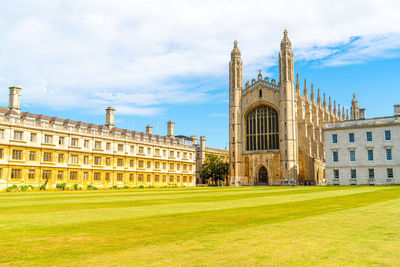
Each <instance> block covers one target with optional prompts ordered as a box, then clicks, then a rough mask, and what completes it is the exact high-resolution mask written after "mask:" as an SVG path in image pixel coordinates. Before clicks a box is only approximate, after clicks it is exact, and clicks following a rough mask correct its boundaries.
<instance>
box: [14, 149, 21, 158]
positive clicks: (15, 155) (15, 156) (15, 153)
mask: <svg viewBox="0 0 400 267" xmlns="http://www.w3.org/2000/svg"><path fill="white" fill-rule="evenodd" d="M12 159H16V160H22V150H13V153H12Z"/></svg>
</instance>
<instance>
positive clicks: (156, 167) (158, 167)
mask: <svg viewBox="0 0 400 267" xmlns="http://www.w3.org/2000/svg"><path fill="white" fill-rule="evenodd" d="M154 169H156V170H159V169H160V162H158V161H156V162H154Z"/></svg>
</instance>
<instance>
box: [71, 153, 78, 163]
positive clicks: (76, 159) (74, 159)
mask: <svg viewBox="0 0 400 267" xmlns="http://www.w3.org/2000/svg"><path fill="white" fill-rule="evenodd" d="M71 163H72V164H78V155H71Z"/></svg>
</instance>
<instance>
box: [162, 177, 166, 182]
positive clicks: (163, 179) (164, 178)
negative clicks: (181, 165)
mask: <svg viewBox="0 0 400 267" xmlns="http://www.w3.org/2000/svg"><path fill="white" fill-rule="evenodd" d="M162 181H163V183H165V182H166V181H167V176H165V175H163V176H162Z"/></svg>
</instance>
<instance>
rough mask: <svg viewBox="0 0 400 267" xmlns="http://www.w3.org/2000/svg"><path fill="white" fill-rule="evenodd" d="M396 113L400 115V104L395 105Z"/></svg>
mask: <svg viewBox="0 0 400 267" xmlns="http://www.w3.org/2000/svg"><path fill="white" fill-rule="evenodd" d="M393 108H394V115H395V116H400V104H397V105H394V106H393Z"/></svg>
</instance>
